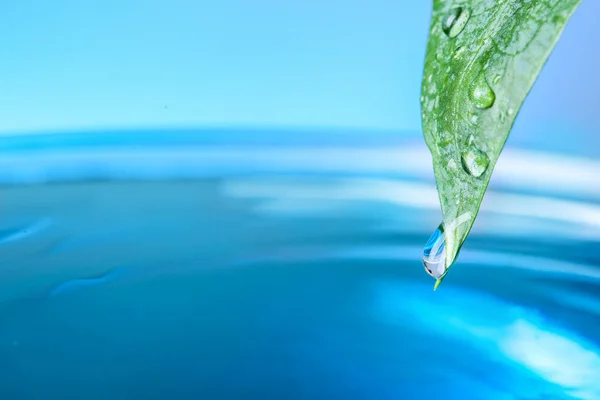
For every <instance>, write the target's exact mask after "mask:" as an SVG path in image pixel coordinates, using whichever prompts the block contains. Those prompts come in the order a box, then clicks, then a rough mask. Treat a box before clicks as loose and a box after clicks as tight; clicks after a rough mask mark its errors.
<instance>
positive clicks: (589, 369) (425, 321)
mask: <svg viewBox="0 0 600 400" xmlns="http://www.w3.org/2000/svg"><path fill="white" fill-rule="evenodd" d="M375 290H376V292H375V293H376V294H375V307H376V308H375V314H374V316H375V317H376V318H378V319H379V318H382V321H384V322H387V323H392V324H397V323H403V322H404V321H411V323H413V324H418V325H419V328H420V329H424V330H427V331H431V330H433V331H434V333H435V334H436V335H439V336H440V337H450V338H454V339H458V340H461V341H463V342H468V343H470V344H471V345H472V346H474V347H476V348H478V349H480V350H481V351H487V352H493V353H495V352H499V353H501V354H502V355H503V356H504V357H506V358H507V359H508V360H510V361H512V362H514V363H516V364H518V365H521V366H524V367H526V368H527V369H528V370H530V371H531V372H533V373H535V374H536V375H538V376H539V377H541V378H542V379H544V380H546V381H547V382H550V383H552V384H556V385H559V386H560V387H562V388H563V390H565V392H566V393H567V394H568V395H571V396H574V397H575V398H579V399H590V400H596V399H599V398H600V381H599V380H598V379H597V378H598V376H600V356H599V355H598V354H599V353H598V349H597V348H596V347H595V346H593V345H592V344H590V343H588V342H587V341H586V340H584V339H583V338H581V337H578V336H577V335H576V334H574V333H573V332H569V331H566V330H559V329H557V328H556V327H555V326H553V325H551V324H548V323H546V322H545V321H544V320H543V319H541V318H540V317H539V315H538V313H537V312H535V311H534V310H531V309H527V308H522V307H519V306H516V305H514V304H511V303H508V302H505V301H502V300H499V299H496V298H494V297H491V296H487V295H482V294H481V293H477V292H471V291H468V290H457V289H451V288H446V290H445V294H444V295H442V296H443V298H442V299H441V300H440V299H439V296H435V298H433V297H427V296H423V295H422V293H423V292H424V290H426V289H425V288H420V287H417V286H408V285H406V284H402V283H397V284H396V283H392V282H382V283H381V284H379V285H376V286H375Z"/></svg>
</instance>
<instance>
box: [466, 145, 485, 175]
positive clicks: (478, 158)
mask: <svg viewBox="0 0 600 400" xmlns="http://www.w3.org/2000/svg"><path fill="white" fill-rule="evenodd" d="M461 161H462V166H463V168H464V170H465V171H466V172H467V173H469V174H470V175H473V176H474V177H475V178H479V177H480V176H481V175H483V174H484V173H485V171H486V170H487V168H488V166H489V165H490V159H489V157H488V156H487V154H485V153H484V152H483V151H481V150H479V149H478V148H477V146H475V145H474V144H472V145H470V146H469V147H468V149H467V151H466V152H464V153H463V154H462V156H461Z"/></svg>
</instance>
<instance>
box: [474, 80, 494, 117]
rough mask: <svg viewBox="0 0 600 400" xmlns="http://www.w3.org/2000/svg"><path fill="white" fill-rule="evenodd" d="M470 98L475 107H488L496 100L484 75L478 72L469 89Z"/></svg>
mask: <svg viewBox="0 0 600 400" xmlns="http://www.w3.org/2000/svg"><path fill="white" fill-rule="evenodd" d="M471 100H472V101H473V104H474V105H475V107H477V108H481V109H485V108H490V107H491V106H493V105H494V102H495V101H496V94H495V93H494V91H493V90H492V88H491V87H490V85H489V84H488V83H487V80H486V79H485V75H483V74H479V76H478V77H477V79H476V80H475V82H474V83H473V87H472V90H471Z"/></svg>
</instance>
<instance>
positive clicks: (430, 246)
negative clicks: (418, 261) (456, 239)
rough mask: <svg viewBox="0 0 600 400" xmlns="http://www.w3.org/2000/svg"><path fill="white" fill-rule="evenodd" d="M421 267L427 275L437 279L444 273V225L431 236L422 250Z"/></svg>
mask: <svg viewBox="0 0 600 400" xmlns="http://www.w3.org/2000/svg"><path fill="white" fill-rule="evenodd" d="M423 267H425V271H427V273H428V274H429V275H431V276H432V277H433V278H435V279H439V278H441V277H442V275H444V272H446V242H445V238H444V224H443V223H441V224H440V226H439V227H438V228H437V229H436V230H435V232H433V234H431V236H430V237H429V240H428V241H427V243H426V244H425V248H424V249H423Z"/></svg>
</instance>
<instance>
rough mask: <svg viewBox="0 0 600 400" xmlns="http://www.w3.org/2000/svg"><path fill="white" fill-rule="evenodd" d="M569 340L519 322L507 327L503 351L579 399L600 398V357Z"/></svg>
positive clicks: (524, 321)
mask: <svg viewBox="0 0 600 400" xmlns="http://www.w3.org/2000/svg"><path fill="white" fill-rule="evenodd" d="M579 342H580V343H578V342H577V341H575V340H570V339H569V338H568V337H567V336H566V335H565V336H563V335H560V334H558V333H554V332H551V331H548V330H546V329H541V327H537V326H535V325H534V324H532V323H530V322H529V321H527V320H524V319H519V320H517V321H515V322H514V323H512V324H511V325H509V326H507V327H506V329H505V334H504V336H503V338H502V339H501V341H500V343H499V346H500V349H501V350H502V351H503V352H504V354H506V356H507V357H509V358H510V359H512V360H513V361H515V362H518V363H520V364H522V365H525V366H527V367H528V368H529V369H530V370H531V371H533V372H535V373H536V374H538V375H539V376H541V377H542V378H544V379H545V380H547V381H549V382H553V383H556V384H559V385H561V386H562V387H564V388H565V391H566V392H567V393H568V394H570V395H572V396H575V397H576V398H579V399H590V400H593V399H600V380H598V377H599V376H600V357H599V356H598V354H597V353H595V352H593V351H591V350H588V349H586V348H584V347H583V346H582V345H581V341H579Z"/></svg>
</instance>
